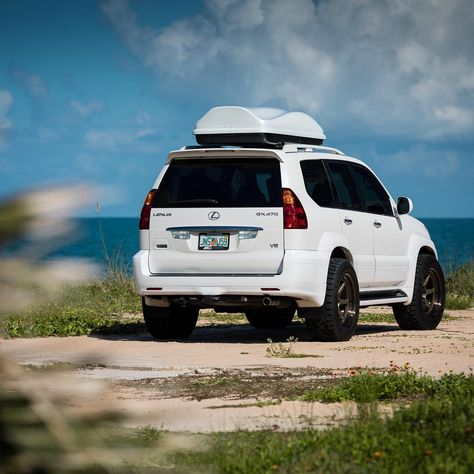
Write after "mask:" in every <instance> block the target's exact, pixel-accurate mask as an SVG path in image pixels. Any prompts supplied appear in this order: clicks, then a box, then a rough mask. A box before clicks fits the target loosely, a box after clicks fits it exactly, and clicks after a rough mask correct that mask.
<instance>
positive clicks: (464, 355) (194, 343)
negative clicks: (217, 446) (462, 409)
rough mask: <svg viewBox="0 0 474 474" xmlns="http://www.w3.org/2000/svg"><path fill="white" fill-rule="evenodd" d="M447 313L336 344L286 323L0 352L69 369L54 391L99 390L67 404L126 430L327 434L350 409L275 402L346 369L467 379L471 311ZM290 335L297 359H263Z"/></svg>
mask: <svg viewBox="0 0 474 474" xmlns="http://www.w3.org/2000/svg"><path fill="white" fill-rule="evenodd" d="M372 311H374V312H380V311H381V310H380V308H378V309H373V310H372ZM449 314H450V315H451V316H452V317H453V318H452V319H448V320H446V321H443V322H442V323H441V324H440V326H439V327H438V329H437V330H435V331H425V332H411V331H401V330H399V328H398V326H397V325H396V324H391V323H370V324H368V323H363V324H360V325H359V329H358V331H357V334H356V335H355V336H354V337H353V339H352V340H351V341H348V342H343V343H317V342H311V341H305V330H304V327H303V325H302V324H299V323H296V324H293V325H292V326H290V327H289V328H287V329H286V330H284V331H262V330H256V329H252V328H251V327H250V326H248V325H245V324H237V325H231V326H222V327H206V326H201V327H198V328H197V329H196V330H195V332H194V333H193V335H192V337H191V338H189V339H188V340H186V341H185V342H156V341H154V340H152V339H151V337H149V336H148V335H147V334H145V333H143V334H136V335H130V336H128V335H127V336H123V337H116V336H110V337H86V336H83V337H69V338H43V339H14V340H2V341H1V347H2V349H3V350H4V351H5V352H6V353H7V354H9V355H10V356H11V357H12V358H13V359H15V360H17V361H18V362H20V363H21V364H26V365H33V366H41V365H42V364H48V363H73V364H77V365H78V368H76V369H74V370H73V371H72V372H70V373H69V375H68V376H67V377H66V378H64V377H63V379H62V380H63V382H65V381H66V380H69V381H71V380H72V381H73V382H74V381H76V382H77V381H78V380H80V381H86V380H88V381H109V382H110V385H107V386H106V388H105V390H102V391H99V392H95V391H92V392H88V393H86V394H83V393H80V392H77V393H76V396H74V397H71V398H70V403H71V404H72V405H77V406H81V405H85V404H91V403H94V404H95V405H96V406H97V408H98V409H102V408H103V407H104V406H107V407H111V406H113V407H114V408H117V409H118V410H119V411H123V412H125V413H128V414H134V415H138V418H136V417H134V419H133V422H132V423H133V424H143V425H156V426H158V427H163V428H165V429H168V430H171V431H193V432H197V431H214V430H219V431H221V430H232V429H237V428H242V429H262V428H273V429H292V428H299V427H305V426H308V425H309V424H311V425H313V426H316V427H319V426H328V425H330V424H333V423H336V422H337V420H338V419H340V418H344V417H347V416H348V415H350V414H351V413H353V412H354V410H355V407H354V405H352V404H320V403H305V402H300V401H283V402H280V401H276V400H275V399H284V398H291V397H286V396H285V395H286V394H287V392H288V393H293V392H292V390H293V389H294V388H295V387H297V386H298V384H299V385H301V384H304V383H306V384H314V383H317V380H318V379H322V378H327V377H334V376H336V377H337V376H341V375H342V376H344V375H347V374H348V371H349V370H350V369H351V368H354V367H368V368H375V369H384V368H388V367H389V366H390V364H392V365H393V364H395V365H398V366H402V365H404V364H406V363H408V364H409V365H410V366H411V367H412V368H413V369H415V370H420V371H421V372H426V373H428V374H430V375H434V376H438V375H440V374H442V373H445V372H448V371H453V372H465V373H469V372H471V371H472V370H473V369H474V310H469V311H449ZM290 336H295V337H297V338H298V342H297V343H296V344H295V346H294V352H295V353H298V354H302V355H304V356H305V357H301V358H273V357H272V358H271V357H268V356H267V354H266V349H267V348H268V345H269V344H268V342H267V338H271V339H272V340H273V341H281V342H284V341H286V340H287V338H288V337H290ZM45 381H46V382H45V386H46V388H45V389H50V390H55V389H57V387H58V386H56V385H55V383H56V382H54V383H51V379H49V381H48V379H45ZM239 384H240V385H239ZM85 385H87V384H84V386H85ZM292 385H294V387H293V386H292ZM214 395H215V396H214ZM256 402H257V404H256ZM334 417H335V418H334Z"/></svg>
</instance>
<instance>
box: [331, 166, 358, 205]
mask: <svg viewBox="0 0 474 474" xmlns="http://www.w3.org/2000/svg"><path fill="white" fill-rule="evenodd" d="M328 166H329V170H330V171H331V176H332V180H333V182H334V187H335V188H336V192H337V196H338V197H339V202H340V206H341V207H342V209H352V210H354V211H361V210H362V203H361V202H360V200H359V196H358V194H357V189H356V186H355V183H354V180H353V179H352V176H351V173H350V171H349V168H348V167H347V165H346V164H345V163H336V162H334V161H333V162H329V163H328Z"/></svg>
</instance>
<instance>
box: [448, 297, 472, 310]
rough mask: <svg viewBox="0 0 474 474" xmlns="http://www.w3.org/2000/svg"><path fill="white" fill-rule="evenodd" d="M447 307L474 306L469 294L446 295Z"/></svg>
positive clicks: (463, 307) (464, 307)
mask: <svg viewBox="0 0 474 474" xmlns="http://www.w3.org/2000/svg"><path fill="white" fill-rule="evenodd" d="M445 306H446V309H469V308H471V307H472V306H473V302H472V299H471V298H470V297H468V296H457V295H451V294H449V293H448V294H447V295H446V305H445Z"/></svg>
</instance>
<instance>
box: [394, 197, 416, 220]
mask: <svg viewBox="0 0 474 474" xmlns="http://www.w3.org/2000/svg"><path fill="white" fill-rule="evenodd" d="M411 211H413V201H412V200H411V199H410V198H407V197H399V198H398V200H397V212H398V214H399V215H400V216H401V215H402V214H410V212H411Z"/></svg>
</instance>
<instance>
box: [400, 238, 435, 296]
mask: <svg viewBox="0 0 474 474" xmlns="http://www.w3.org/2000/svg"><path fill="white" fill-rule="evenodd" d="M420 255H432V256H433V257H435V258H436V259H437V258H438V253H437V252H436V247H435V245H434V242H433V241H432V240H430V239H427V238H426V237H424V236H422V235H419V234H414V235H413V236H412V238H411V239H410V243H409V246H408V261H409V269H408V275H407V279H406V281H405V285H404V287H403V290H404V291H405V293H406V294H407V295H408V301H406V302H405V303H404V304H405V305H409V304H410V303H411V301H412V298H413V290H414V284H415V274H416V263H417V261H418V257H419V256H420Z"/></svg>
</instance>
